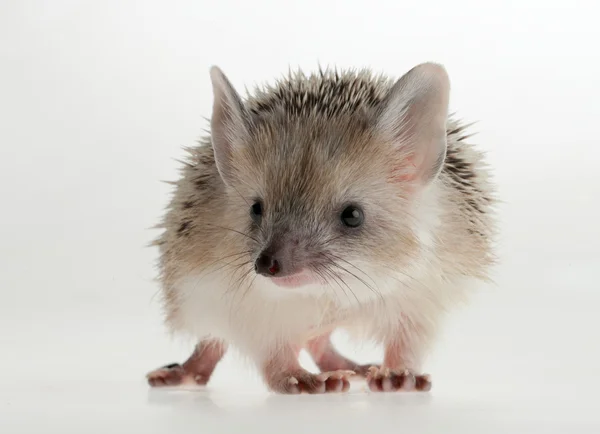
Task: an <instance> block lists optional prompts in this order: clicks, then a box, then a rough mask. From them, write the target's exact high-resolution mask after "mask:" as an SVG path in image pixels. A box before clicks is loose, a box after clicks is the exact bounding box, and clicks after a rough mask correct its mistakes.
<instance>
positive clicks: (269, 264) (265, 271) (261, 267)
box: [254, 252, 281, 276]
mask: <svg viewBox="0 0 600 434" xmlns="http://www.w3.org/2000/svg"><path fill="white" fill-rule="evenodd" d="M254 270H255V271H256V272H257V273H258V274H262V275H263V276H276V275H277V274H279V272H280V271H281V267H280V265H279V261H278V260H277V258H275V256H273V255H270V254H268V253H265V252H263V253H261V254H260V256H259V257H258V259H257V260H256V262H255V263H254Z"/></svg>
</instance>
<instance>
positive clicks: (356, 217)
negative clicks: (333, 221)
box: [340, 205, 365, 228]
mask: <svg viewBox="0 0 600 434" xmlns="http://www.w3.org/2000/svg"><path fill="white" fill-rule="evenodd" d="M340 218H341V220H342V223H344V225H346V226H348V227H349V228H357V227H359V226H360V225H362V223H363V221H364V219H365V215H364V214H363V212H362V210H361V209H360V208H358V207H357V206H355V205H348V206H347V207H346V208H344V211H342V214H341V215H340Z"/></svg>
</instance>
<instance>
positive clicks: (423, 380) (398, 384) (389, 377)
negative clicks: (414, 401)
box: [367, 367, 431, 392]
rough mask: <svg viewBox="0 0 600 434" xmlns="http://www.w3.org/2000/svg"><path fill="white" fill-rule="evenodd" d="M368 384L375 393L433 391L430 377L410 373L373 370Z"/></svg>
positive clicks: (386, 369)
mask: <svg viewBox="0 0 600 434" xmlns="http://www.w3.org/2000/svg"><path fill="white" fill-rule="evenodd" d="M367 384H368V385H369V389H371V391H373V392H399V391H402V392H414V391H417V392H427V391H429V390H431V378H430V377H429V375H415V374H413V373H411V372H409V371H396V370H391V369H388V368H375V367H374V368H371V369H370V370H369V373H368V375H367Z"/></svg>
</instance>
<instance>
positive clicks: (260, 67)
mask: <svg viewBox="0 0 600 434" xmlns="http://www.w3.org/2000/svg"><path fill="white" fill-rule="evenodd" d="M599 15H600V5H599V4H598V2H597V1H592V0H590V1H587V2H586V1H575V0H565V1H560V2H559V1H549V0H545V1H544V0H539V1H533V0H530V1H524V0H515V1H486V2H482V1H465V0H453V1H443V0H438V1H423V0H419V1H413V0H396V1H393V0H388V1H375V0H371V1H368V2H367V1H356V0H354V1H343V2H342V1H335V2H334V1H325V0H320V1H312V0H310V1H309V0H304V1H302V2H295V3H288V2H283V1H275V0H273V1H266V0H253V1H242V0H239V1H232V0H229V1H225V0H220V1H214V2H209V1H203V0H197V1H173V2H167V1H164V2H158V1H138V2H133V1H97V2H89V1H64V0H53V1H46V2H42V1H39V2H33V1H19V0H4V1H2V2H1V6H0V54H1V58H0V180H1V182H0V203H1V205H0V291H1V292H0V373H1V377H0V432H2V433H20V432H43V431H49V432H61V433H67V432H73V433H81V432H85V433H96V432H98V433H104V432H109V430H110V431H111V432H112V431H115V432H145V433H154V432H161V433H162V432H169V433H179V432H201V433H207V432H236V433H239V432H262V433H264V432H274V431H277V432H283V431H285V432H291V433H304V432H332V430H340V431H351V432H362V431H370V432H444V433H455V432H456V433H466V432H485V433H496V432H498V433H500V432H532V431H533V430H538V429H539V430H541V431H544V432H562V431H564V430H567V429H569V430H573V432H598V431H599V430H600V415H599V414H598V409H599V408H600V404H599V401H600V400H599V399H598V396H597V389H598V386H600V367H599V366H600V350H599V349H598V348H599V345H600V342H599V341H600V339H599V336H598V334H599V330H600V314H599V303H600V285H599V281H600V273H599V272H598V271H597V270H598V268H597V267H598V266H599V265H600V248H599V244H600V230H599V229H598V228H599V225H598V221H599V218H600V207H599V206H598V200H599V199H600V175H599V174H598V163H599V162H600V147H599V146H598V145H599V143H598V142H599V138H598V122H599V120H600V104H599V101H600V57H599V52H600V49H599V48H598V44H599V41H600V26H599V25H598V17H599ZM427 60H433V61H438V62H441V63H443V64H445V65H446V67H447V69H448V71H449V73H450V76H451V79H452V84H453V93H452V102H451V104H452V109H453V110H456V111H458V113H459V114H460V116H462V117H464V118H465V119H467V120H477V121H479V123H478V124H477V125H476V127H475V128H476V130H477V131H478V135H476V136H475V137H474V138H473V139H472V140H473V141H475V142H476V143H477V144H479V145H480V146H481V147H482V148H483V149H485V150H487V151H488V155H489V161H490V163H491V164H492V165H493V167H494V171H495V177H496V181H497V183H498V189H499V195H500V197H501V198H502V200H503V201H504V202H503V204H502V206H501V207H500V218H501V237H500V240H499V244H500V248H499V252H500V256H501V260H502V262H501V265H500V266H499V267H498V268H497V269H496V270H495V272H494V276H495V279H496V285H493V286H482V287H481V291H480V292H479V293H478V295H477V296H476V297H474V298H473V300H472V303H471V305H470V306H469V307H468V308H465V309H462V310H457V311H456V312H455V314H454V316H453V317H452V320H451V321H450V322H449V323H448V326H447V328H446V330H445V334H444V336H443V337H442V339H441V340H440V342H439V345H438V346H437V347H436V349H435V352H434V353H433V354H432V356H431V359H430V362H429V364H428V371H429V372H430V373H432V375H433V380H434V389H433V391H432V393H431V394H430V395H418V396H417V395H409V396H406V395H374V394H368V393H366V392H364V391H363V390H361V387H360V386H358V387H356V388H354V389H353V392H352V393H351V394H349V395H345V396H341V395H334V396H332V395H329V396H320V397H310V396H308V397H306V396H301V397H280V396H270V395H268V394H267V393H265V391H264V388H263V387H262V386H261V383H260V381H259V380H258V378H257V376H256V374H255V373H254V372H253V371H252V370H250V369H247V368H245V367H244V366H242V364H241V362H240V361H239V360H237V359H236V357H235V356H234V355H229V356H228V357H227V359H226V360H225V361H224V363H223V364H222V365H220V366H219V368H218V370H217V372H216V373H215V376H214V381H213V382H212V384H211V386H210V387H209V388H208V389H207V390H205V391H196V392H189V391H188V392H176V393H173V392H171V393H167V392H164V391H149V390H148V388H147V386H146V384H145V380H144V375H145V373H146V371H148V370H150V369H152V368H154V367H157V366H159V365H162V364H164V363H167V362H172V361H177V360H180V359H182V358H183V357H185V356H187V353H188V352H189V351H190V349H191V343H190V342H183V341H179V340H172V339H170V338H169V337H168V336H167V334H166V330H165V328H164V327H163V326H162V324H161V316H160V311H159V305H158V297H155V295H156V293H157V291H158V286H157V284H156V283H155V282H154V281H153V278H154V277H155V270H154V268H153V265H154V261H155V260H156V251H155V250H154V249H149V248H146V247H145V244H147V243H148V242H149V241H150V240H151V239H152V238H153V237H154V236H155V235H156V232H154V231H152V230H149V229H147V228H149V227H151V226H152V225H154V224H155V223H156V222H157V221H158V219H159V217H160V215H161V212H162V208H163V207H164V205H165V204H166V201H167V199H168V193H169V187H168V186H167V185H165V184H161V183H160V182H159V181H160V180H168V179H174V178H175V177H176V169H177V167H178V164H177V163H176V162H175V161H174V159H176V158H179V157H181V156H183V152H182V150H181V148H182V147H183V146H189V145H193V144H194V141H195V140H196V139H197V138H198V137H199V136H200V135H201V133H202V129H203V128H205V127H207V123H206V122H205V120H204V117H209V116H210V107H211V92H210V82H209V78H208V68H209V67H210V65H212V64H218V65H220V66H221V67H222V68H223V69H224V70H225V72H226V73H227V74H228V75H229V76H230V78H231V80H232V82H233V83H234V84H235V85H236V86H237V87H238V89H240V90H243V87H244V86H245V85H247V86H248V87H250V88H251V87H252V86H253V85H254V84H255V83H260V82H264V81H266V80H272V79H274V78H276V77H279V76H280V75H281V74H283V73H285V72H286V71H287V70H288V68H289V67H292V68H295V67H297V66H300V67H302V68H304V69H307V70H310V69H313V68H316V67H317V65H318V64H319V63H321V64H322V65H337V66H339V67H352V66H355V67H362V66H370V67H372V68H373V69H375V70H376V71H384V72H386V73H388V74H390V75H392V76H394V77H398V76H400V75H401V74H402V73H404V72H405V71H407V70H408V69H409V68H410V67H412V66H414V65H416V64H417V63H420V62H423V61H427ZM340 343H341V345H343V347H342V348H343V349H344V351H346V352H348V354H354V351H355V350H356V349H355V348H354V347H351V346H349V344H348V343H347V342H346V341H344V340H343V336H341V337H340ZM378 355H379V353H378V352H377V350H376V349H374V350H373V351H371V350H369V349H366V350H365V349H363V350H362V351H359V350H356V353H355V356H356V357H357V358H359V359H360V360H363V361H365V362H366V361H371V360H372V359H373V358H374V357H377V356H378Z"/></svg>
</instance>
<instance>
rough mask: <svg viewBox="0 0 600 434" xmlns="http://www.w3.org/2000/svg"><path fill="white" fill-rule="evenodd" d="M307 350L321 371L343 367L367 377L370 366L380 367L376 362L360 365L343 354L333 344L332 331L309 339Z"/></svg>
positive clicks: (342, 368)
mask: <svg viewBox="0 0 600 434" xmlns="http://www.w3.org/2000/svg"><path fill="white" fill-rule="evenodd" d="M306 350H307V351H308V352H309V354H310V355H311V357H312V358H313V360H314V362H315V363H316V365H317V367H318V368H319V369H320V370H321V372H326V371H336V370H339V369H341V370H350V371H354V372H356V374H357V375H360V376H363V377H366V376H367V374H368V372H369V368H372V367H377V368H378V367H379V365H378V364H374V363H371V364H366V365H360V364H358V363H356V362H353V361H352V360H350V359H347V358H346V357H344V356H342V355H341V354H340V353H339V352H338V351H337V350H336V349H335V347H334V346H333V343H332V342H331V334H330V333H327V334H324V335H321V336H319V337H316V338H314V339H312V340H310V341H308V343H307V344H306Z"/></svg>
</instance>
